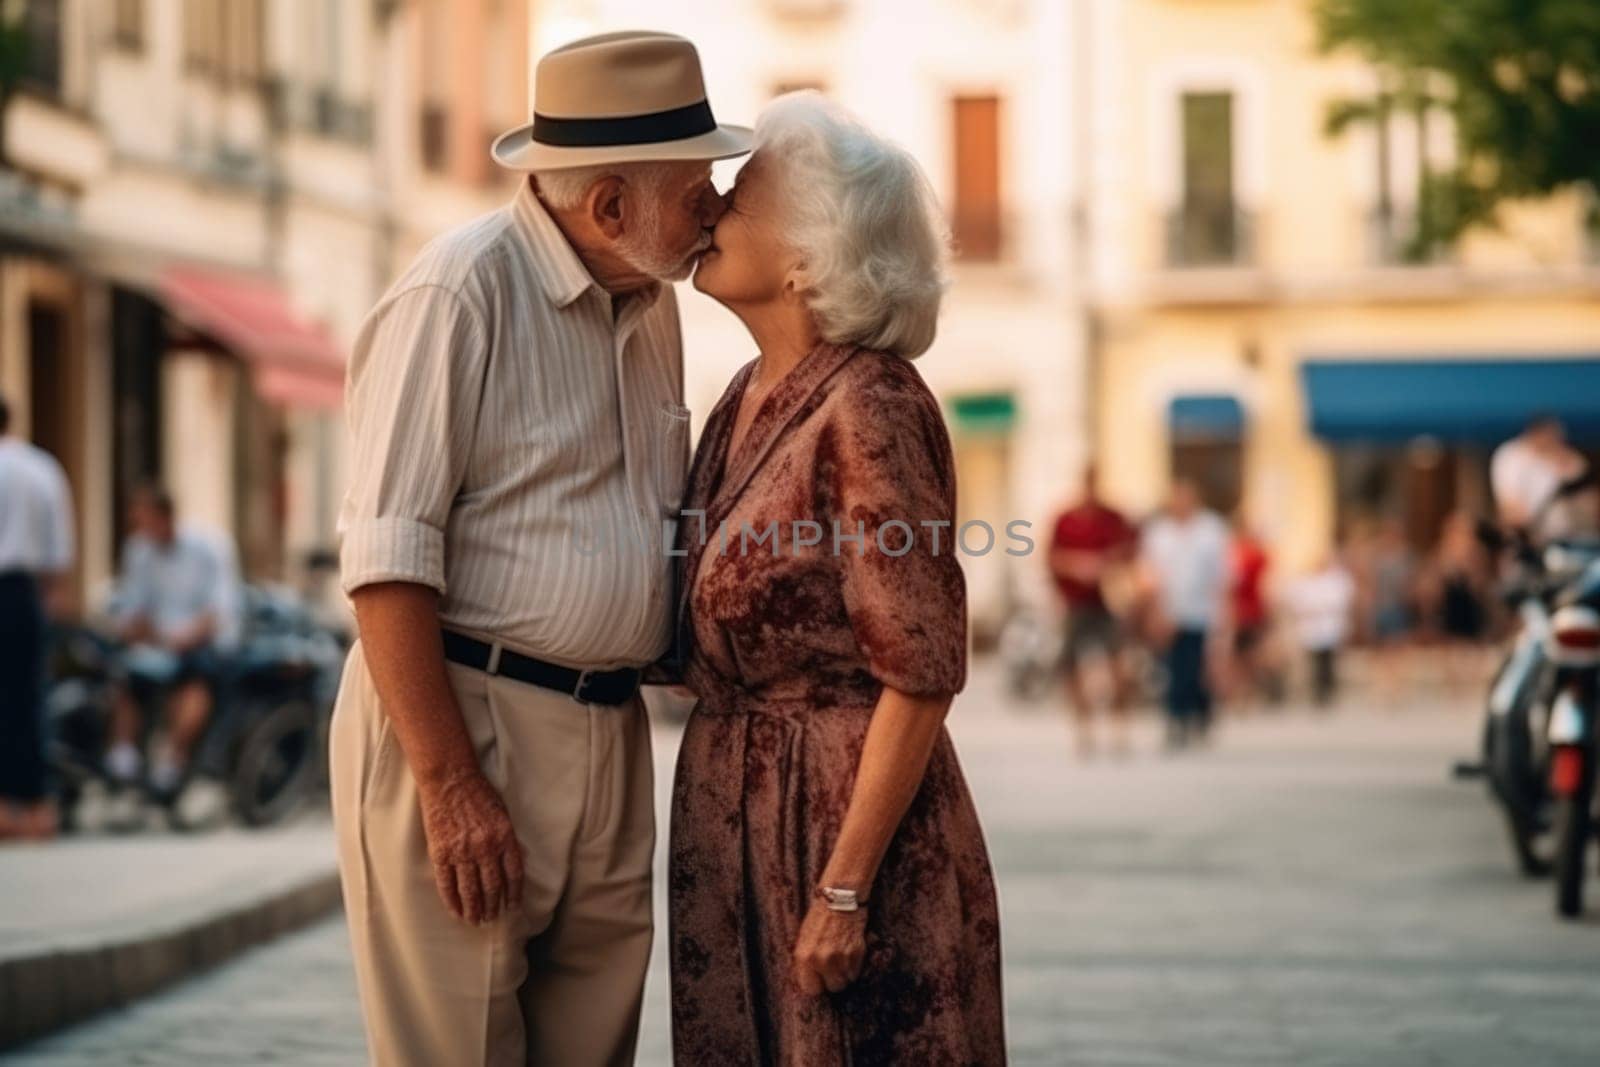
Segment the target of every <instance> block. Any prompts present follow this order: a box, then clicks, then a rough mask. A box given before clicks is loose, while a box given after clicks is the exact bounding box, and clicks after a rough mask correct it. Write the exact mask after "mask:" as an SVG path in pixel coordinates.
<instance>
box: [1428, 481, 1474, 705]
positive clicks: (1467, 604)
mask: <svg viewBox="0 0 1600 1067" xmlns="http://www.w3.org/2000/svg"><path fill="white" fill-rule="evenodd" d="M1426 589H1427V594H1426V599H1427V604H1428V608H1429V615H1430V616H1431V623H1432V626H1431V629H1432V631H1433V634H1434V635H1435V637H1436V638H1437V639H1438V640H1439V642H1440V645H1441V651H1442V659H1443V666H1444V680H1445V690H1446V692H1448V693H1449V694H1451V695H1453V696H1459V695H1462V693H1463V692H1464V691H1465V690H1466V689H1468V688H1470V687H1471V686H1472V685H1474V684H1476V683H1477V682H1478V681H1480V680H1481V679H1480V677H1479V676H1480V675H1481V674H1482V673H1483V671H1482V669H1481V664H1480V660H1481V659H1482V650H1483V641H1484V639H1485V637H1487V635H1488V630H1489V595H1490V568H1489V561H1488V558H1487V554H1486V553H1485V551H1484V548H1483V545H1482V544H1481V543H1480V542H1479V540H1478V536H1477V525H1476V522H1475V521H1474V519H1473V517H1472V515H1471V514H1470V513H1468V512H1465V511H1458V512H1454V513H1452V514H1451V516H1450V517H1449V518H1448V519H1447V520H1446V521H1445V524H1444V528H1443V530H1442V532H1441V533H1440V535H1439V544H1438V547H1437V548H1436V549H1435V551H1434V556H1433V560H1432V562H1431V563H1430V565H1429V568H1428V576H1427V581H1426Z"/></svg>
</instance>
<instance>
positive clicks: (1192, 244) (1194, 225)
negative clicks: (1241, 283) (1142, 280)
mask: <svg viewBox="0 0 1600 1067" xmlns="http://www.w3.org/2000/svg"><path fill="white" fill-rule="evenodd" d="M1255 253H1256V249H1255V216H1254V215H1252V214H1251V213H1250V212H1248V211H1245V210H1244V209H1242V208H1241V207H1239V206H1238V205H1237V204H1219V205H1209V204H1186V205H1184V206H1183V207H1180V208H1178V209H1177V210H1176V211H1173V212H1171V213H1170V214H1168V216H1167V266H1169V267H1180V268H1188V267H1244V266H1249V265H1250V264H1252V263H1253V262H1254V261H1255Z"/></svg>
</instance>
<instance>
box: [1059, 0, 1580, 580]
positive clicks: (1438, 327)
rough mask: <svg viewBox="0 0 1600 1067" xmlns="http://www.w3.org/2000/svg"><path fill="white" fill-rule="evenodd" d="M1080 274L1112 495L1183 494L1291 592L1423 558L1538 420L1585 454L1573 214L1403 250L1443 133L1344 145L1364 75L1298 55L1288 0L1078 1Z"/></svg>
mask: <svg viewBox="0 0 1600 1067" xmlns="http://www.w3.org/2000/svg"><path fill="white" fill-rule="evenodd" d="M1085 6H1087V7H1088V8H1089V9H1090V10H1091V12H1092V14H1091V20H1092V23H1093V27H1092V30H1091V33H1092V37H1093V45H1092V47H1091V48H1090V49H1089V55H1090V57H1091V59H1090V62H1091V65H1092V71H1091V72H1090V74H1089V76H1088V78H1087V79H1086V82H1085V84H1086V85H1087V87H1088V97H1087V99H1086V100H1085V101H1084V109H1083V114H1084V115H1085V117H1086V121H1087V122H1088V123H1089V124H1090V127H1091V128H1090V131H1089V134H1088V137H1089V143H1090V144H1091V146H1092V148H1091V152H1090V158H1091V159H1092V164H1091V170H1090V175H1089V179H1088V182H1089V188H1088V194H1087V195H1088V198H1089V202H1090V208H1089V216H1090V247H1091V249H1092V251H1091V256H1092V265H1091V279H1090V284H1091V287H1092V291H1093V296H1092V305H1093V309H1092V324H1091V335H1092V337H1093V338H1094V344H1093V346H1092V352H1091V357H1090V373H1089V378H1088V384H1087V388H1089V390H1090V391H1091V392H1092V395H1093V397H1094V404H1093V409H1094V412H1095V416H1096V418H1095V422H1096V426H1095V431H1094V434H1095V448H1096V452H1097V453H1098V454H1099V456H1100V457H1101V460H1102V465H1103V468H1104V473H1105V481H1106V483H1107V488H1108V490H1109V491H1110V492H1111V494H1112V495H1113V496H1115V497H1117V498H1118V499H1120V500H1122V501H1125V502H1126V503H1128V504H1130V505H1133V506H1135V507H1137V508H1140V509H1145V508H1150V507H1154V506H1156V505H1157V504H1158V503H1159V501H1160V500H1161V498H1162V496H1163V494H1164V493H1165V490H1166V487H1167V485H1168V484H1169V482H1170V480H1171V478H1172V476H1173V475H1174V474H1175V473H1182V474H1186V475H1189V476H1191V477H1194V478H1196V479H1197V480H1198V481H1199V483H1200V484H1201V486H1202V489H1203V491H1204V492H1205V494H1206V496H1207V498H1208V499H1209V500H1210V502H1211V503H1212V504H1213V506H1216V507H1218V508H1219V509H1222V510H1224V511H1232V510H1234V509H1239V508H1242V510H1243V512H1244V514H1245V515H1246V516H1247V517H1248V518H1249V519H1250V521H1252V522H1253V523H1254V524H1255V525H1256V526H1258V527H1259V528H1260V529H1261V530H1262V531H1263V532H1264V533H1265V534H1267V536H1268V537H1269V538H1270V539H1271V540H1272V541H1274V542H1275V543H1276V544H1277V545H1278V546H1279V551H1280V553H1281V555H1282V558H1283V559H1284V561H1285V563H1286V564H1287V567H1288V569H1291V570H1292V569H1297V568H1299V567H1304V566H1306V565H1309V564H1310V563H1311V562H1312V561H1314V560H1315V559H1316V558H1317V557H1318V556H1319V554H1320V553H1321V551H1322V550H1324V549H1325V548H1326V547H1327V545H1328V544H1329V543H1330V541H1331V540H1332V539H1333V538H1334V537H1335V536H1336V533H1337V531H1338V530H1340V529H1341V528H1347V527H1349V526H1351V525H1353V524H1357V523H1359V522H1361V521H1362V519H1363V518H1364V517H1366V516H1369V515H1376V514H1388V515H1394V516H1398V517H1402V518H1403V519H1404V521H1405V522H1406V525H1407V529H1408V531H1409V532H1410V535H1411V538H1412V540H1413V542H1414V543H1415V544H1416V545H1417V546H1419V547H1423V546H1427V545H1431V544H1432V542H1433V540H1434V539H1435V538H1436V537H1437V534H1438V531H1439V527H1440V525H1441V523H1442V521H1443V518H1444V516H1445V514H1446V513H1447V512H1448V511H1450V510H1451V509H1452V508H1457V507H1466V508H1470V509H1472V510H1475V511H1480V512H1485V511H1486V510H1487V508H1488V506H1489V501H1488V499H1487V492H1488V486H1487V461H1488V456H1489V453H1490V451H1491V450H1492V448H1493V446H1494V445H1495V444H1496V443H1497V442H1498V441H1501V440H1504V439H1505V438H1506V437H1508V436H1510V435H1511V434H1513V433H1515V432H1516V431H1517V429H1518V428H1519V427H1520V425H1521V424H1522V422H1523V421H1524V420H1526V419H1527V418H1528V417H1529V416H1531V415H1533V414H1537V413H1540V412H1542V411H1550V412H1554V413H1557V414H1560V415H1563V416H1564V417H1566V419H1567V421H1568V423H1569V425H1570V427H1571V429H1572V430H1573V432H1574V433H1575V434H1577V435H1578V437H1579V438H1580V440H1582V441H1586V442H1587V443H1588V444H1590V445H1593V444H1595V443H1596V435H1597V434H1600V425H1597V419H1596V411H1595V405H1594V402H1593V400H1592V396H1593V392H1592V390H1593V388H1594V386H1595V383H1597V382H1600V377H1597V375H1600V341H1597V339H1600V301H1597V300H1596V296H1597V295H1600V260H1597V257H1596V255H1595V252H1596V248H1597V245H1596V244H1595V242H1594V240H1593V238H1592V235H1591V234H1590V232H1589V230H1588V228H1587V226H1586V223H1585V208H1586V205H1585V204H1583V203H1581V202H1579V200H1578V198H1576V197H1573V198H1558V199H1554V200H1551V201H1549V202H1544V203H1538V204H1529V205H1526V206H1525V207H1522V208H1519V209H1518V210H1516V211H1513V212H1510V213H1508V216H1507V218H1506V220H1505V226H1504V228H1503V230H1502V231H1501V232H1496V233H1473V234H1471V235H1469V236H1468V238H1467V239H1465V240H1463V241H1461V242H1459V243H1458V244H1457V245H1455V246H1454V247H1451V248H1447V249H1431V250H1430V249H1425V248H1419V246H1418V245H1417V244H1416V243H1415V242H1414V240H1413V238H1414V237H1415V236H1416V226H1417V196H1418V192H1417V190H1418V178H1419V174H1420V172H1421V170H1422V168H1423V167H1425V166H1428V165H1429V164H1430V163H1432V164H1439V163H1443V162H1446V161H1448V160H1449V159H1450V153H1451V152H1452V149H1453V138H1452V134H1451V130H1450V125H1449V122H1448V116H1446V115H1442V114H1438V113H1428V114H1425V115H1421V116H1419V115H1416V114H1401V113H1392V114H1388V115H1386V116H1384V118H1383V119H1382V121H1381V122H1375V123H1372V124H1369V125H1366V126H1364V127H1362V128H1360V129H1358V130H1356V131H1354V132H1351V133H1348V134H1346V135H1344V136H1341V137H1338V138H1330V137H1328V136H1327V135H1326V134H1325V133H1324V123H1325V117H1326V114H1327V109H1328V106H1329V105H1330V103H1332V102H1333V101H1334V100H1336V99H1338V98H1341V97H1361V96H1367V95H1370V94H1372V93H1373V92H1374V90H1375V89H1376V88H1377V82H1376V78H1375V75H1374V74H1373V72H1372V71H1371V70H1369V69H1366V68H1364V67H1363V66H1362V65H1360V64H1359V63H1354V62H1349V61H1343V60H1339V61H1335V60H1327V59H1320V58H1318V57H1317V56H1316V52H1315V40H1314V34H1313V27H1312V23H1311V19H1310V9H1311V4H1310V2H1309V0H1085Z"/></svg>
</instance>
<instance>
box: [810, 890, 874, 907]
mask: <svg viewBox="0 0 1600 1067" xmlns="http://www.w3.org/2000/svg"><path fill="white" fill-rule="evenodd" d="M817 896H818V897H820V898H821V899H822V900H824V901H826V902H827V905H828V910H829V911H858V910H860V909H861V908H864V907H866V906H867V898H866V897H863V896H857V895H856V891H855V890H854V889H842V888H840V887H838V886H831V885H819V886H817Z"/></svg>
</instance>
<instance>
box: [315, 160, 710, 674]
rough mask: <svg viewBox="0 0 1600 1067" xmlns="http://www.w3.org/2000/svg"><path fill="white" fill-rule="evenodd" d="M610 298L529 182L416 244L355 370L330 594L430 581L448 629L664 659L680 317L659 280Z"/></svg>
mask: <svg viewBox="0 0 1600 1067" xmlns="http://www.w3.org/2000/svg"><path fill="white" fill-rule="evenodd" d="M613 303H614V301H613V298H612V296H611V295H610V294H608V293H607V292H606V291H605V290H603V289H601V288H600V287H599V286H598V285H597V284H596V283H595V282H594V280H593V278H592V277H591V276H590V275H589V273H588V271H587V270H586V269H585V268H584V266H583V264H582V262H581V261H580V260H579V259H578V257H577V255H576V254H575V253H574V252H573V251H572V248H571V246H570V245H568V243H567V241H566V238H565V237H564V236H563V235H562V233H561V231H560V229H559V228H557V226H556V225H555V223H554V221H553V220H552V219H551V218H550V216H549V214H548V213H547V212H546V211H545V209H544V207H543V205H541V204H540V203H539V200H538V198H537V197H536V196H535V195H534V194H533V192H532V190H531V188H530V187H529V185H528V184H527V183H523V185H522V187H521V190H520V191H519V193H518V194H517V197H516V199H515V200H513V201H512V202H511V203H510V204H509V205H507V206H506V207H505V208H502V209H501V210H499V211H496V212H494V213H492V214H489V215H486V216H484V217H482V218H480V219H477V220H475V221H474V222H471V223H468V224H467V225H465V226H462V227H460V228H458V229H456V230H453V231H451V232H450V233H447V234H445V235H443V236H442V237H439V238H437V239H436V240H434V241H433V242H432V243H430V244H429V245H428V247H427V248H425V249H424V250H423V252H422V254H421V255H420V256H419V257H418V258H417V261H416V262H415V263H414V264H412V265H411V267H410V268H409V269H408V270H407V271H406V273H405V274H404V275H403V276H402V277H401V278H400V280H399V281H397V282H396V283H395V285H394V286H393V287H392V288H391V289H390V290H389V292H388V293H387V294H385V295H384V297H383V299H382V300H380V301H379V302H378V305H377V307H376V308H374V309H373V311H372V313H371V314H370V315H369V316H368V318H367V321H366V322H365V323H364V324H363V326H362V328H361V332H360V335H359V336H358V337H357V339H356V344H355V350H354V352H353V354H352V357H351V361H350V372H349V383H348V388H347V390H346V399H345V404H346V413H347V416H348V418H349V424H350V431H351V436H352V446H353V447H352V450H351V465H352V470H351V479H350V486H349V491H348V492H347V494H346V496H345V500H344V506H343V508H342V510H341V513H340V518H339V528H340V531H341V533H342V534H343V537H344V542H343V549H342V556H341V569H342V583H343V586H344V589H345V591H346V592H347V593H348V592H352V591H354V590H355V589H357V588H359V587H361V586H363V585H368V584H371V583H373V582H385V581H402V582H416V583H419V584H423V585H428V586H432V587H433V588H435V589H437V590H439V591H440V592H441V594H442V597H441V600H440V617H441V621H442V622H443V623H444V624H445V625H446V626H449V627H451V628H452V629H457V630H461V631H464V632H467V633H472V634H476V635H478V636H480V637H483V638H486V639H497V640H500V641H503V642H504V643H505V644H507V645H508V646H510V647H512V648H514V649H517V650H519V651H523V652H526V653H528V654H531V655H534V656H539V657H541V658H543V659H547V660H552V661H554V662H557V663H562V664H566V665H568V666H574V667H611V666H622V665H627V666H640V665H643V664H645V663H648V662H650V661H651V660H653V659H655V658H656V657H657V656H659V655H660V654H661V653H662V652H663V651H664V650H665V648H666V644H667V638H668V627H669V616H670V605H669V603H668V601H669V599H670V595H671V582H670V580H669V570H668V563H669V562H670V561H669V560H668V558H667V557H666V555H665V554H664V552H663V548H662V545H663V537H664V535H665V530H664V523H665V522H666V521H668V520H669V519H670V517H671V516H672V515H674V514H675V513H676V511H677V507H678V504H679V497H680V495H681V493H682V491H683V479H684V475H685V473H686V471H687V465H688V452H689V413H688V411H687V410H686V409H685V408H684V407H683V406H682V397H683V351H682V339H681V335H680V332H679V326H678V311H677V304H676V300H675V297H674V294H673V292H672V290H671V288H670V287H668V286H660V287H656V288H653V289H651V290H648V291H646V292H643V293H639V294H634V295H632V296H629V297H625V298H617V299H616V303H617V304H618V305H619V307H620V311H618V312H617V313H615V314H614V313H613Z"/></svg>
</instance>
